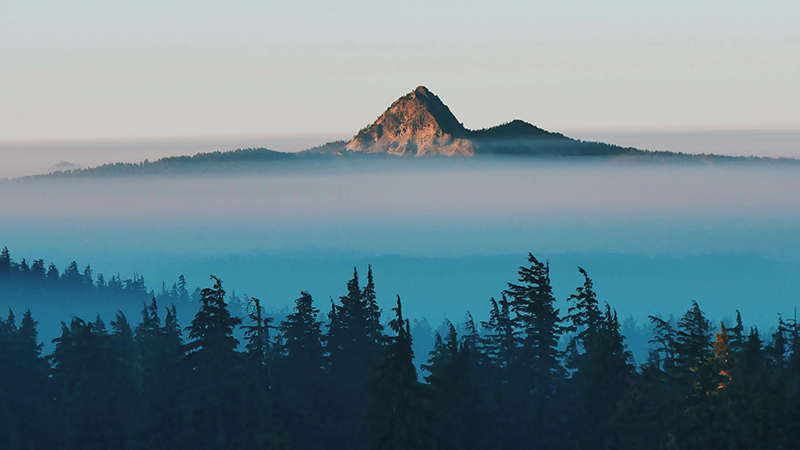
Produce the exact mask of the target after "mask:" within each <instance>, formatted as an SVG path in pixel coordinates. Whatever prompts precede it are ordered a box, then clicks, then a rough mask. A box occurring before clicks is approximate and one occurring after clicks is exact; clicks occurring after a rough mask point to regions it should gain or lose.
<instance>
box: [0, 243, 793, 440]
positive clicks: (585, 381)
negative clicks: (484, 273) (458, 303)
mask: <svg viewBox="0 0 800 450" xmlns="http://www.w3.org/2000/svg"><path fill="white" fill-rule="evenodd" d="M3 255H4V256H3V259H2V266H0V267H2V268H3V270H4V272H3V273H0V275H2V277H5V279H8V278H18V277H20V275H19V274H20V273H23V272H22V270H21V269H20V267H19V265H14V264H11V262H10V258H9V257H8V253H7V252H4V253H3ZM38 266H42V264H37V267H38ZM73 266H74V265H71V266H70V267H71V268H70V269H68V270H67V271H65V274H64V276H63V277H58V278H56V277H55V275H53V281H55V280H56V279H57V280H58V283H62V282H64V283H74V284H73V285H72V288H73V289H75V290H81V289H96V287H92V286H90V284H89V283H88V282H83V283H80V282H79V279H80V274H78V273H77V269H75V267H73ZM14 268H15V269H14ZM11 269H13V270H11ZM579 271H580V273H581V275H582V278H583V282H582V283H581V285H580V286H578V287H577V288H576V289H575V291H574V293H573V294H572V295H570V296H569V297H568V298H566V299H561V300H559V299H556V298H555V296H554V295H553V291H552V286H551V285H550V266H549V264H548V263H546V262H542V261H539V260H537V259H536V258H535V257H534V256H533V255H531V254H528V259H527V262H526V263H525V264H524V265H523V266H521V267H519V270H518V277H517V281H515V282H510V283H507V284H506V286H505V289H503V290H502V291H500V292H499V294H500V295H498V297H497V299H495V298H492V299H490V300H488V302H487V307H488V308H487V309H488V311H489V314H488V320H486V321H484V322H476V321H475V320H474V319H473V317H472V316H471V315H469V314H467V317H466V321H465V322H464V323H462V324H452V323H450V322H446V323H445V324H444V325H443V330H442V332H440V333H437V334H436V335H435V338H434V345H433V350H432V351H431V352H430V353H428V354H424V353H421V352H415V348H414V342H415V339H416V338H418V337H419V334H417V332H416V331H415V328H412V327H411V325H410V322H409V320H408V318H407V317H408V312H407V311H405V310H404V309H403V307H402V303H401V300H400V297H399V296H398V297H397V298H396V301H395V302H394V305H395V307H394V308H392V310H391V312H390V313H389V314H387V316H388V317H389V318H390V320H389V321H388V323H387V322H384V321H383V320H382V311H381V308H380V307H379V305H378V303H377V301H376V288H375V283H374V280H373V276H372V270H371V268H370V269H369V270H368V272H367V276H366V283H363V282H360V281H359V276H358V273H357V272H356V271H355V270H354V272H353V277H352V278H351V279H350V280H349V281H347V283H346V293H345V294H344V295H342V296H340V297H339V298H338V299H337V300H333V299H331V300H330V302H328V301H324V302H323V303H322V305H323V306H322V307H323V308H324V309H325V312H322V311H320V309H318V308H317V306H315V302H314V299H312V297H311V295H310V294H309V293H308V292H305V291H303V292H301V293H300V295H299V297H298V298H297V300H296V301H295V303H294V308H293V309H292V311H291V313H290V314H288V315H286V316H285V317H283V318H282V319H281V320H280V321H279V322H278V321H275V320H274V319H273V318H272V317H268V316H267V315H266V313H265V311H264V310H263V308H262V307H261V305H260V304H259V302H258V301H256V300H255V299H254V307H253V308H251V309H249V310H248V311H247V314H246V315H241V316H240V315H237V314H235V312H234V311H232V310H231V308H230V306H229V305H230V303H231V302H229V301H226V292H225V290H224V289H223V286H222V282H221V280H219V279H217V278H214V277H212V279H213V281H212V286H211V287H208V288H205V289H203V290H202V291H200V292H199V294H198V296H197V299H196V301H197V308H195V310H196V314H195V315H194V317H193V319H192V320H191V321H190V322H188V323H187V322H180V321H178V320H176V314H175V310H174V308H171V309H168V310H167V311H166V312H164V311H163V309H162V307H163V306H164V305H163V304H159V303H158V302H157V301H156V300H152V301H151V302H149V303H147V304H146V305H142V306H141V307H140V311H141V320H140V321H138V322H137V323H131V322H129V321H128V320H127V319H126V318H125V316H124V315H123V314H118V315H117V316H116V318H115V319H114V320H112V321H111V322H110V326H106V324H105V322H103V321H102V320H100V319H99V318H98V319H95V320H94V321H92V320H84V319H82V318H79V317H76V316H73V317H72V319H71V320H69V321H68V323H66V322H65V324H64V326H63V327H62V329H61V333H60V336H59V337H58V338H56V339H55V340H54V343H55V348H54V349H53V351H52V352H51V353H50V354H48V355H46V354H43V352H42V346H41V344H40V343H39V340H38V335H37V322H36V320H35V316H34V315H32V314H31V313H30V312H26V313H24V314H22V315H21V316H20V319H18V318H17V317H16V316H15V315H13V314H11V313H9V315H8V316H7V318H6V319H0V448H2V449H26V450H27V449H36V450H39V449H41V450H44V449H53V448H64V449H123V448H131V449H153V450H162V449H163V450H167V449H194V450H219V449H274V450H286V449H289V448H291V449H296V450H316V449H323V448H325V449H349V450H423V449H425V450H427V449H439V450H457V449H460V450H486V449H495V450H519V449H548V450H575V449H587V450H589V449H599V448H609V449H612V448H613V449H620V450H640V449H641V450H652V449H733V448H737V449H790V448H797V447H796V445H797V443H798V442H800V427H798V418H797V411H798V410H800V324H798V322H797V321H796V320H790V321H783V320H782V319H780V318H779V320H778V323H777V328H776V329H775V331H774V332H772V333H770V334H769V335H767V334H760V333H759V330H758V329H756V328H749V329H748V328H746V327H745V325H744V324H743V321H742V319H741V317H740V316H739V315H738V314H737V315H736V319H735V321H733V322H732V323H728V324H715V323H712V322H711V321H710V320H708V318H707V317H706V316H705V314H704V313H703V311H702V310H701V309H700V307H699V305H698V304H697V303H696V302H695V303H693V304H692V307H691V308H690V309H689V310H688V311H686V313H685V314H684V315H683V316H682V317H681V318H680V319H679V320H678V321H674V320H672V319H669V320H665V319H662V318H659V317H653V316H651V317H650V319H651V324H652V328H653V330H654V338H653V339H652V340H651V341H650V342H651V351H650V357H649V358H648V360H647V361H646V362H645V363H644V364H643V365H642V366H640V367H636V366H635V365H634V363H633V360H632V358H631V354H630V352H629V351H628V349H627V345H626V343H627V339H626V336H624V335H623V333H622V326H621V324H620V322H619V320H618V318H617V314H616V312H615V311H614V310H613V309H612V308H611V307H610V306H609V305H608V304H607V303H606V304H605V305H602V304H601V303H600V300H599V299H598V297H597V293H596V292H595V290H594V285H593V282H592V279H591V278H590V277H589V275H588V274H587V272H586V271H584V270H583V269H579ZM9 272H11V273H14V274H15V275H13V277H12V276H9ZM67 272H68V273H69V274H67ZM36 276H38V277H39V278H38V281H37V282H36V283H45V282H46V280H47V279H48V278H47V275H45V277H44V278H43V277H42V276H41V274H39V275H36ZM70 277H71V278H70ZM89 278H90V277H89ZM362 281H363V279H362ZM126 289H127V288H126ZM130 289H131V290H132V292H141V291H142V290H143V289H140V288H138V287H132V288H130ZM176 290H177V291H180V292H179V294H178V295H180V296H185V295H186V293H185V290H183V289H182V288H181V287H180V286H177V287H176ZM325 313H327V318H326V319H324V321H323V317H325V316H323V314H325ZM412 314H413V313H412ZM65 319H66V317H65ZM182 324H183V325H188V326H187V327H186V328H185V329H184V328H182V326H181V325H182ZM238 329H243V330H244V333H243V335H242V336H241V343H242V344H244V345H243V346H242V345H240V341H239V340H238V339H237V335H236V334H235V333H236V330H238ZM412 334H413V336H412ZM415 357H416V358H417V359H418V360H424V361H426V363H425V364H424V365H423V366H422V367H423V371H424V372H423V373H424V374H425V376H424V379H420V377H419V375H418V372H417V369H416V367H415V364H414V358H415ZM792 442H794V443H795V444H792Z"/></svg>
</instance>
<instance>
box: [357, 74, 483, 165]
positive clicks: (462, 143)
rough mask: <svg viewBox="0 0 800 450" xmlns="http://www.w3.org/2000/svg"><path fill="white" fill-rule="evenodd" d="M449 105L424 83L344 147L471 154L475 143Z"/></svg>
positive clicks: (366, 150)
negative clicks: (468, 136) (469, 137)
mask: <svg viewBox="0 0 800 450" xmlns="http://www.w3.org/2000/svg"><path fill="white" fill-rule="evenodd" d="M467 134H468V132H467V130H466V129H465V128H464V126H463V125H462V124H461V122H459V121H458V119H456V117H455V116H454V115H453V113H452V112H450V108H448V107H447V105H445V104H444V103H443V102H442V101H441V99H439V97H437V96H436V95H435V94H434V93H432V92H431V91H429V90H428V88H426V87H425V86H419V87H417V88H416V89H414V90H413V91H412V92H410V93H409V94H407V95H405V96H403V97H400V98H399V99H397V100H396V101H395V102H394V103H392V105H391V106H389V108H388V109H387V110H386V111H384V113H383V114H381V115H380V117H378V119H377V120H376V121H375V122H374V123H373V124H371V125H369V126H367V127H366V128H364V129H362V130H361V131H359V132H358V134H357V135H356V136H355V138H353V140H352V141H350V142H349V143H348V144H347V146H346V147H345V148H346V149H347V150H349V151H355V152H364V153H391V154H395V155H400V156H434V155H444V156H455V155H463V156H472V155H473V154H475V145H474V144H473V143H472V141H470V140H469V139H468V138H467Z"/></svg>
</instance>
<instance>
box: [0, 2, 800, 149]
mask: <svg viewBox="0 0 800 450" xmlns="http://www.w3.org/2000/svg"><path fill="white" fill-rule="evenodd" d="M799 55H800V2H797V1H796V0H791V1H790V0H780V1H770V0H766V1H761V2H752V1H749V2H748V1H742V0H727V1H713V0H712V1H704V2H697V1H688V0H676V1H671V2H659V3H656V2H641V1H633V0H611V1H605V2H596V1H589V0H567V1H561V2H552V1H549V2H543V1H527V2H522V1H506V0H496V1H492V2H485V1H484V2H477V1H471V0H459V1H430V0H426V1H418V0H413V1H403V2H374V1H373V2H368V1H362V0H351V1H342V2H334V1H330V0H328V1H312V0H295V1H292V2H274V1H266V2H265V1H263V0H260V1H257V0H229V1H226V2H220V1H214V2H212V1H202V0H192V1H188V0H159V1H151V0H140V1H136V2H131V1H126V2H108V1H80V0H76V1H70V2H64V1H57V0H41V1H30V0H24V1H23V0H4V1H3V2H0V141H15V140H64V139H128V138H135V139H151V138H163V137H204V136H236V135H242V134H264V133H322V132H325V133H328V132H336V133H338V132H346V133H355V132H356V131H357V130H358V129H359V128H360V127H362V126H364V125H366V124H367V123H369V122H371V121H372V120H374V118H375V117H376V116H377V115H378V114H379V113H380V112H382V111H383V110H384V109H385V108H386V107H387V106H388V105H389V103H391V101H393V100H394V99H395V98H397V97H398V96H400V95H402V94H404V93H406V92H408V91H410V90H412V89H413V88H414V87H415V86H417V85H420V84H424V85H426V86H428V87H429V88H430V89H432V90H433V91H434V92H435V93H437V94H438V95H440V96H441V97H442V98H443V100H444V101H445V102H446V103H447V104H448V105H449V106H450V107H451V108H452V109H453V111H454V112H455V113H456V114H457V116H458V117H459V119H460V120H462V121H463V122H464V124H465V125H466V126H467V127H470V128H480V127H485V126H491V125H494V124H497V123H500V122H504V121H507V120H510V119H513V118H522V119H525V120H528V121H530V122H533V123H535V124H537V125H540V126H542V127H545V128H548V129H555V130H564V131H569V130H570V129H595V130H676V129H678V130H681V129H730V128H748V129H761V128H767V129H770V128H788V129H797V128H800V108H799V107H798V103H799V102H798V101H799V100H800V83H798V80H800V56H799Z"/></svg>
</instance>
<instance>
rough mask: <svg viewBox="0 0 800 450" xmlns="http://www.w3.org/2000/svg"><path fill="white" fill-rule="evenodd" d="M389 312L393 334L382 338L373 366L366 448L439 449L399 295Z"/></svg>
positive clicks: (409, 330) (392, 449)
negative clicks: (379, 358)
mask: <svg viewBox="0 0 800 450" xmlns="http://www.w3.org/2000/svg"><path fill="white" fill-rule="evenodd" d="M392 311H394V313H395V317H394V318H393V319H392V320H391V321H390V322H389V327H390V328H391V329H392V331H393V332H394V333H395V334H396V335H395V336H391V337H388V338H387V339H386V340H387V344H386V346H385V348H384V349H383V360H382V361H381V362H380V363H379V364H378V365H377V367H376V368H375V372H376V373H375V381H374V382H373V386H372V394H371V397H370V413H369V416H368V424H369V430H370V443H369V449H371V450H414V449H435V448H439V446H437V442H436V439H435V438H434V436H433V435H432V434H431V432H430V430H429V429H428V426H429V424H430V422H429V419H430V415H429V414H428V413H427V411H426V408H425V396H424V394H423V387H422V386H421V385H420V383H419V381H418V379H417V370H416V368H415V367H414V362H413V359H414V352H413V350H412V346H411V327H410V325H409V323H408V320H407V319H405V318H404V317H403V309H402V304H401V303H400V297H399V296H398V297H397V306H396V307H395V308H393V309H392Z"/></svg>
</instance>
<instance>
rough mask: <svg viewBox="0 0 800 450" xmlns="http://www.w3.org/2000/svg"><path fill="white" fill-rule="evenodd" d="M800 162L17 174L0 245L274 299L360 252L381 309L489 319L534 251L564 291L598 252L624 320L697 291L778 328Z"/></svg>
mask: <svg viewBox="0 0 800 450" xmlns="http://www.w3.org/2000/svg"><path fill="white" fill-rule="evenodd" d="M799 170H800V168H798V167H795V166H794V165H791V166H782V165H777V164H776V165H750V164H741V163H739V164H729V165H709V166H705V165H686V164H669V165H658V164H615V163H612V162H604V163H599V162H598V163H575V162H553V161H550V162H544V161H542V160H526V159H476V160H444V159H434V160H426V161H409V163H408V164H399V165H398V164H388V165H382V164H380V163H379V162H373V163H370V164H361V165H353V166H348V167H342V166H338V168H337V169H336V170H331V171H329V172H328V171H325V170H321V169H319V168H317V169H316V170H314V171H312V172H310V173H303V172H301V171H293V172H291V173H276V171H275V170H272V171H270V172H269V173H268V174H265V175H257V174H255V173H254V171H252V170H251V171H248V173H247V174H246V175H243V174H237V173H227V174H222V175H209V174H204V175H197V176H189V175H182V176H179V177H172V178H166V177H155V176H142V177H136V176H129V177H114V178H87V179H65V180H58V179H47V178H44V179H25V180H14V181H5V182H2V183H0V211H2V215H0V246H2V245H7V246H8V247H9V248H10V249H12V251H13V252H14V254H15V255H17V256H18V257H19V258H21V257H27V258H29V260H30V259H33V258H44V259H45V260H47V261H53V262H55V263H56V265H58V266H59V267H61V268H63V267H65V266H66V265H67V264H68V263H69V262H71V261H72V260H78V262H79V263H80V264H85V263H89V262H90V263H91V264H92V266H93V268H94V269H95V272H96V273H98V272H102V273H105V274H107V275H110V274H115V273H122V274H123V276H130V274H133V273H134V272H136V273H140V274H143V275H145V277H146V279H147V281H148V285H149V286H150V287H157V286H160V283H161V280H162V279H165V280H167V281H170V280H174V279H175V278H176V277H177V276H178V275H180V274H185V275H186V276H187V280H188V281H189V283H190V285H191V286H193V287H194V286H205V284H207V280H208V275H209V274H210V273H213V274H215V275H217V276H220V277H222V278H223V280H225V282H226V287H227V288H228V289H229V290H235V291H236V292H237V293H238V294H239V295H242V294H250V295H254V296H257V297H259V298H262V299H268V300H269V303H268V304H267V307H268V309H270V308H271V309H275V310H278V309H280V308H282V307H284V306H286V305H289V304H290V303H291V301H292V300H293V299H294V298H295V297H296V294H297V293H298V292H299V291H300V290H301V289H308V290H311V291H312V294H313V295H314V296H315V299H317V300H318V301H320V302H321V303H320V304H322V303H323V302H325V301H327V299H328V297H329V296H333V297H336V296H338V295H342V294H343V289H344V283H345V281H346V279H347V278H348V277H349V275H351V274H352V267H353V265H359V266H360V268H361V269H362V270H365V264H367V263H370V262H371V263H373V264H374V265H375V273H376V282H377V283H378V287H379V300H380V301H381V302H382V305H383V306H384V307H385V308H388V307H389V306H390V302H391V301H392V300H393V298H394V296H395V295H396V294H400V295H401V296H403V298H404V303H405V304H406V308H407V310H408V311H409V314H410V315H411V316H412V317H414V316H425V317H428V318H429V319H430V320H431V322H432V323H436V322H438V321H439V320H441V319H442V318H443V317H445V316H448V317H450V318H451V319H453V320H461V319H462V315H463V314H464V313H465V312H466V310H468V309H469V310H470V311H472V312H473V314H475V316H476V318H478V319H480V318H482V317H483V316H484V313H485V309H486V307H487V306H486V305H487V301H488V298H489V296H491V295H495V296H497V295H499V292H500V290H502V289H503V288H504V287H505V284H504V283H505V282H508V281H513V278H514V276H515V273H516V268H517V266H518V265H521V264H522V263H523V262H524V254H525V253H527V252H529V251H530V252H533V253H534V254H536V255H537V256H539V257H540V258H541V259H551V260H552V261H551V262H552V263H553V271H554V272H553V274H554V275H553V277H554V285H555V288H556V291H557V294H558V295H559V298H562V299H566V296H568V295H569V293H570V292H572V290H573V289H574V288H575V287H577V285H578V283H579V282H580V276H579V274H578V273H577V270H576V266H577V265H582V266H585V267H586V269H587V270H589V272H590V275H592V276H593V277H594V278H595V279H596V283H597V286H598V292H599V295H600V298H601V301H608V302H609V303H611V305H612V306H613V307H615V308H617V309H618V310H619V311H620V314H621V315H622V316H623V317H625V316H627V315H628V314H633V315H634V316H635V317H636V318H637V320H640V321H641V320H644V319H645V318H646V315H647V314H656V313H657V314H663V315H669V314H676V315H677V314H681V313H682V312H683V311H685V310H686V309H687V307H688V305H689V302H690V300H692V299H695V300H698V301H699V302H700V303H701V306H705V309H706V310H707V312H708V313H709V314H710V315H711V316H712V317H717V318H722V317H725V316H732V315H733V314H735V310H736V309H741V310H742V311H743V314H744V313H745V311H747V312H748V313H750V316H749V317H745V318H746V319H747V320H748V321H750V322H751V323H753V322H758V321H763V323H765V324H771V323H772V322H773V320H772V319H773V318H774V317H775V316H776V314H778V313H784V314H791V313H792V310H793V308H794V305H795V304H796V303H797V300H798V299H796V298H792V295H793V294H792V293H793V292H795V290H794V289H795V288H796V287H797V284H798V281H800V277H798V273H800V272H798V270H797V269H798V268H800V177H798V171H799ZM750 273H751V274H754V275H753V276H748V274H750ZM382 282H383V284H382ZM562 307H564V308H565V307H566V304H563V305H562ZM323 309H324V308H323Z"/></svg>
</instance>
